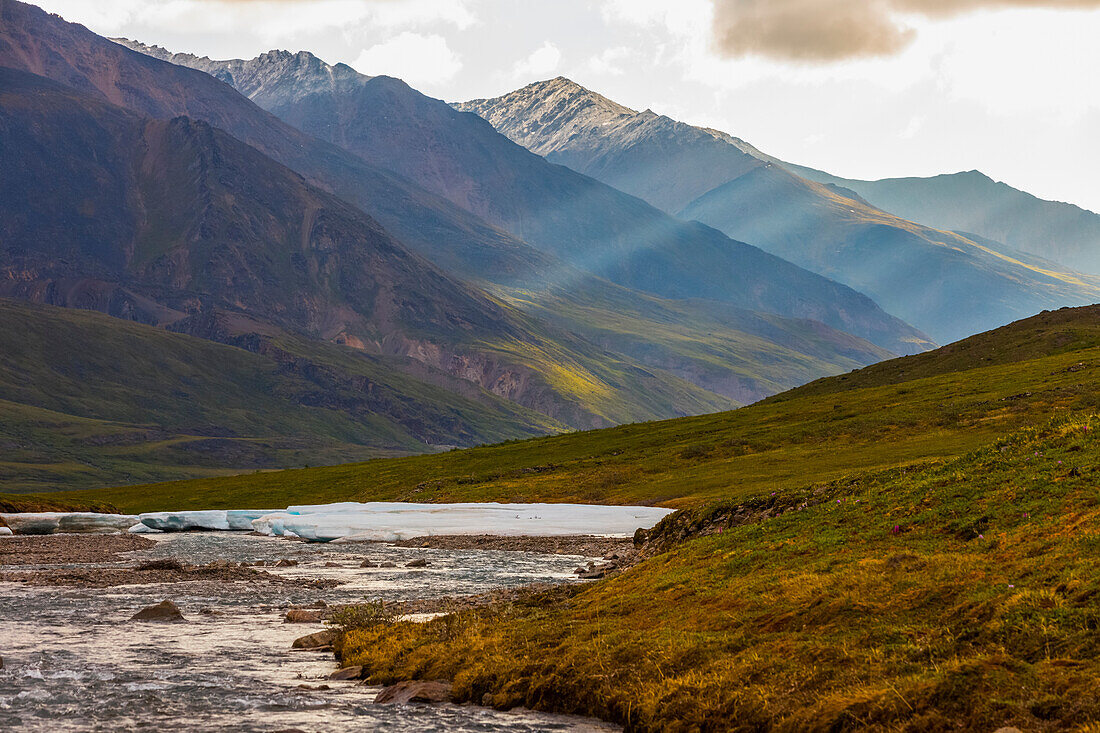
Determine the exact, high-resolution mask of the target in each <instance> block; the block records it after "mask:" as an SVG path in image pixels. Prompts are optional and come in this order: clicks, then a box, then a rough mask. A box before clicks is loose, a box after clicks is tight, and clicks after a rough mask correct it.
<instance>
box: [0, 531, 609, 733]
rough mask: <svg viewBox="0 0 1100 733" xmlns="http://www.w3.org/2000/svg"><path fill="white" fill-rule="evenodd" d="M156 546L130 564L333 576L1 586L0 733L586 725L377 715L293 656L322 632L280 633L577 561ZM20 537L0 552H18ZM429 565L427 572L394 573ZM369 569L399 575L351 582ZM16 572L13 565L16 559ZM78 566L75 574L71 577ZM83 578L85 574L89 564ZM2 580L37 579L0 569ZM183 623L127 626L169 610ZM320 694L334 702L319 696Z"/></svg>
mask: <svg viewBox="0 0 1100 733" xmlns="http://www.w3.org/2000/svg"><path fill="white" fill-rule="evenodd" d="M153 538H155V539H156V546H155V547H150V548H147V549H143V550H138V551H135V552H133V553H130V554H128V555H126V556H125V562H121V563H119V562H113V563H107V564H104V565H102V567H103V568H104V569H105V571H107V570H110V569H112V568H115V569H117V568H119V567H132V566H134V565H135V564H136V563H141V562H146V561H150V560H154V559H158V558H176V559H178V560H180V561H181V562H183V563H190V564H194V565H202V564H205V563H209V562H211V561H215V560H226V561H229V562H237V563H239V562H244V561H248V562H253V561H257V560H266V561H271V560H277V559H280V558H286V559H288V560H295V561H297V562H298V565H296V566H293V567H282V568H264V569H265V570H266V571H268V572H271V573H274V574H277V575H279V576H281V577H283V578H288V579H292V578H301V579H318V578H321V579H323V578H329V579H337V580H340V581H342V582H343V584H342V585H339V586H337V587H334V588H327V589H320V588H311V587H306V586H303V585H286V584H272V583H251V582H219V581H214V580H199V581H189V582H176V583H171V584H146V585H118V586H114V587H109V588H85V587H59V586H49V587H40V586H34V585H26V584H23V583H12V582H3V583H0V655H2V656H3V664H4V666H3V668H2V669H0V730H26V731H39V730H41V731H86V730H104V731H107V730H110V731H115V730H133V729H148V730H188V731H194V730H204V731H205V730H235V731H236V730H246V731H276V730H287V729H300V730H303V731H345V730H385V731H436V730H439V731H505V730H507V731H582V730H583V731H591V730H605V729H606V728H604V727H603V726H601V725H600V724H598V723H595V722H593V721H585V720H582V719H575V718H568V717H558V716H552V715H544V714H539V713H531V712H522V711H520V712H498V711H494V710H489V709H485V708H480V707H473V706H466V707H462V706H456V705H410V706H393V705H375V704H373V699H374V696H375V694H376V693H377V691H378V688H370V687H366V686H363V685H360V684H356V683H353V682H335V681H333V682H330V681H327V680H326V679H325V678H326V677H327V676H328V675H329V674H330V673H331V672H332V671H333V670H334V669H335V663H334V661H333V659H332V655H331V653H328V654H326V653H318V652H303V651H291V650H290V646H291V642H292V640H293V639H294V638H296V637H298V636H302V635H304V634H307V633H310V632H312V631H316V630H320V628H321V626H320V625H319V624H315V625H310V624H289V623H283V616H284V614H285V611H286V609H287V607H288V606H291V605H299V606H308V605H310V604H314V603H318V602H320V601H325V602H327V603H328V604H330V605H331V604H335V603H347V602H353V601H361V600H363V599H365V598H369V599H375V598H381V599H386V600H390V601H400V600H408V599H414V598H430V597H438V596H450V595H465V594H472V593H478V592H483V591H486V590H488V589H490V588H500V587H507V586H517V585H522V584H525V583H531V582H536V581H552V582H563V581H568V580H569V579H571V578H572V577H573V576H572V572H571V571H572V570H573V568H574V567H575V566H576V565H577V564H578V558H577V557H562V556H555V555H539V554H529V553H522V552H503V551H484V550H437V549H410V548H402V547H395V546H391V545H382V544H373V543H371V544H364V543H350V544H321V543H305V542H291V541H287V540H285V539H278V538H275V537H262V536H256V535H250V534H247V533H243V532H220V533H219V532H188V533H175V534H163V535H154V536H153ZM18 539H19V538H2V537H0V542H15V541H18ZM421 557H423V558H426V559H428V560H429V561H430V565H429V566H428V567H427V568H424V569H412V568H407V567H405V565H406V563H407V562H408V561H410V560H412V559H415V558H421ZM364 560H369V561H374V562H377V563H383V562H386V561H391V562H393V563H395V564H396V567H394V568H383V567H379V568H362V567H360V565H361V564H362V562H363V561H364ZM17 562H18V560H17ZM73 567H74V568H79V567H80V566H73ZM84 567H85V568H86V566H84ZM3 569H4V570H5V571H19V570H33V569H35V566H27V565H23V566H19V565H12V564H10V563H9V564H7V565H5V567H4V568H3ZM166 597H167V598H171V599H172V600H174V601H175V602H176V603H177V604H178V605H179V606H180V608H181V610H182V611H183V614H184V616H185V617H186V619H187V620H186V622H185V623H164V624H158V623H139V622H131V621H130V620H129V619H130V617H131V616H132V615H133V614H134V613H135V612H136V611H137V610H139V609H141V608H142V607H145V606H147V605H150V604H153V603H157V602H159V601H161V600H164V599H165V598H166ZM322 685H327V686H328V688H329V689H316V688H319V687H321V686H322Z"/></svg>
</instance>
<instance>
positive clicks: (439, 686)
mask: <svg viewBox="0 0 1100 733" xmlns="http://www.w3.org/2000/svg"><path fill="white" fill-rule="evenodd" d="M450 701H451V683H450V682H447V681H446V680H432V681H430V682H424V681H420V680H411V681H407V682H398V683H397V684H396V685H390V686H389V687H384V688H382V690H381V691H380V692H379V693H378V697H376V698H374V702H375V703H377V704H379V705H385V704H391V705H406V704H408V703H417V702H419V703H432V702H450Z"/></svg>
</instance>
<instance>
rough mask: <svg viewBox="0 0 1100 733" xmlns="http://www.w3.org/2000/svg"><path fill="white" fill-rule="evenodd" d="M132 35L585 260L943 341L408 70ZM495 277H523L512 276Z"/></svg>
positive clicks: (553, 251) (546, 276)
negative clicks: (557, 153)
mask: <svg viewBox="0 0 1100 733" xmlns="http://www.w3.org/2000/svg"><path fill="white" fill-rule="evenodd" d="M120 42H124V43H127V45H129V46H131V47H133V48H136V49H137V50H140V51H142V52H143V53H149V54H152V55H154V56H156V57H157V58H162V59H164V60H167V61H171V62H172V63H175V64H182V65H186V66H188V67H191V68H196V69H200V70H203V71H206V72H207V73H210V74H212V75H213V76H215V77H217V78H219V79H222V80H224V81H226V82H227V83H231V84H233V85H234V86H235V88H237V89H238V91H240V92H241V93H242V94H246V95H248V97H249V98H250V99H251V100H252V101H254V102H256V103H257V104H258V105H259V106H261V107H263V108H264V109H266V110H268V111H269V112H272V113H273V114H275V115H277V116H278V117H279V118H280V119H282V120H284V121H286V122H288V123H290V124H292V125H294V126H295V127H297V128H298V129H300V130H302V131H303V132H307V133H309V134H311V135H315V136H317V137H319V138H322V139H324V140H326V141H329V142H332V143H334V144H336V145H339V146H341V147H343V148H344V149H346V150H348V151H349V152H351V153H354V154H355V155H356V156H357V157H359V158H360V159H362V160H364V161H366V162H368V163H371V164H374V165H377V166H379V167H382V168H386V169H388V170H392V171H395V172H397V173H399V174H401V175H402V176H405V177H406V178H407V179H409V180H412V181H415V182H416V183H417V184H419V185H421V186H423V187H424V188H425V189H428V190H430V191H431V192H433V193H435V194H438V195H439V196H442V197H444V198H446V199H448V200H449V201H451V202H453V203H454V204H456V205H458V206H461V207H462V208H464V209H466V210H467V211H468V212H470V213H471V214H474V215H477V216H478V217H481V218H482V219H483V220H484V221H487V222H489V223H490V224H492V225H495V226H497V227H499V228H501V229H503V230H505V231H507V232H509V233H510V234H512V235H514V236H515V237H517V238H519V239H522V240H523V241H524V242H525V243H527V244H528V245H530V246H532V247H534V248H536V249H538V250H539V251H540V252H541V253H542V254H543V255H549V256H550V257H552V258H553V259H554V261H556V262H559V263H560V262H564V263H566V264H567V265H568V266H570V267H571V268H575V269H577V270H581V271H583V272H585V273H589V274H594V275H597V276H600V277H602V278H604V279H606V280H610V281H611V282H613V283H615V284H618V285H620V286H624V287H628V288H631V289H636V290H641V291H645V292H648V293H652V294H656V295H659V296H664V297H667V298H675V299H683V298H702V299H708V300H714V301H718V302H723V303H728V304H730V305H733V306H736V307H739V308H748V309H753V310H760V311H764V312H770V313H775V314H778V315H782V316H788V317H793V318H811V319H814V320H818V321H821V322H823V323H825V324H827V325H829V326H832V327H833V328H838V329H841V330H845V331H847V332H849V333H852V334H855V335H857V336H861V337H863V338H866V339H868V340H870V341H872V342H873V343H875V344H877V345H879V346H881V347H883V348H885V349H888V350H890V351H892V352H894V353H911V352H913V351H920V350H922V349H923V348H926V347H927V346H928V345H929V342H928V340H927V338H926V337H924V336H923V334H920V333H918V332H916V331H915V330H914V329H912V328H910V327H907V326H906V325H905V324H902V323H900V322H899V321H898V320H897V319H894V318H891V317H889V316H887V315H886V314H883V313H882V312H881V311H880V310H879V309H878V308H877V306H875V305H874V304H873V303H871V302H870V301H869V300H868V299H866V298H865V297H863V296H861V295H860V294H858V293H855V292H853V291H852V290H850V289H847V288H843V287H841V286H838V285H837V283H835V282H830V281H828V280H826V279H824V278H821V277H819V276H814V275H813V274H811V273H808V272H806V271H805V270H802V269H800V268H797V267H794V266H792V265H791V264H790V263H788V262H785V261H782V260H780V259H779V258H777V257H774V256H771V255H768V254H767V253H765V252H762V251H761V250H759V249H757V248H756V247H753V246H750V245H746V244H743V243H741V242H737V241H733V240H730V239H729V238H727V237H725V236H723V235H722V234H720V233H719V232H717V231H715V230H713V229H710V228H709V227H703V226H699V225H698V224H692V223H688V222H683V221H680V220H677V219H675V218H673V217H671V216H668V215H667V214H664V213H662V212H661V211H659V210H658V209H656V208H654V207H652V206H648V205H646V203H645V202H643V201H641V200H640V199H638V198H635V197H633V196H629V195H626V194H624V193H622V192H621V191H618V190H616V189H614V188H612V187H610V186H608V185H604V184H601V183H599V182H598V181H596V180H594V179H592V178H590V177H587V176H584V175H580V174H578V173H576V172H574V171H572V170H570V169H568V168H565V167H562V166H556V165H552V164H549V163H548V162H547V161H546V160H544V159H543V158H542V157H541V156H539V155H535V154H532V153H531V152H530V151H528V150H526V149H525V148H523V147H521V146H520V145H517V144H515V143H513V142H511V141H509V140H508V139H507V138H506V137H504V136H503V135H500V134H499V133H497V132H496V131H494V130H493V129H492V127H491V126H489V125H487V124H486V123H485V122H484V121H483V120H481V119H480V118H478V117H477V116H475V115H469V114H463V113H460V112H457V111H455V110H454V109H452V108H451V107H450V106H449V105H447V104H446V103H444V102H442V101H440V100H437V99H432V98H430V97H427V96H425V95H423V94H421V93H419V92H417V91H416V90H414V89H412V88H410V87H409V86H408V85H407V84H405V83H404V82H402V81H400V80H398V79H393V78H391V77H384V76H383V77H367V76H363V75H359V74H357V73H356V72H355V71H354V70H353V69H351V68H350V67H347V66H342V65H337V66H330V65H328V64H325V63H324V62H322V61H320V60H319V59H317V58H316V57H315V56H313V55H312V54H309V53H306V52H299V53H296V54H291V53H288V52H284V51H273V52H270V53H267V54H263V55H261V56H258V57H256V58H254V59H251V60H241V59H237V60H229V61H216V60H211V59H209V58H200V57H195V56H192V55H189V54H181V53H177V54H171V53H169V52H167V51H166V50H164V49H162V48H156V47H150V46H145V45H141V44H136V43H132V42H127V41H121V39H120ZM382 221H383V223H384V224H386V225H387V226H390V224H389V223H388V222H387V221H386V220H384V219H383V220H382ZM428 247H430V245H428V246H427V247H425V248H422V249H421V250H420V251H421V253H422V254H424V255H425V256H427V257H429V258H430V259H432V260H433V261H436V262H438V263H440V264H443V265H444V266H446V267H447V268H449V269H452V268H458V267H461V265H460V264H459V263H455V262H454V261H453V260H450V259H448V260H446V261H444V260H442V259H441V255H440V254H439V253H437V252H436V251H434V249H430V248H428ZM443 256H446V255H443ZM471 274H472V273H471ZM490 277H491V276H490ZM576 277H577V275H576V274H574V273H571V272H569V271H565V272H562V271H561V267H560V265H553V264H552V265H551V266H550V267H549V268H542V269H541V271H540V276H539V277H538V278H536V280H539V281H541V283H542V284H548V285H551V286H555V285H556V286H560V287H561V288H562V289H572V286H573V281H574V280H575V279H576ZM494 282H495V284H497V285H512V284H513V283H512V282H511V281H509V280H508V279H502V278H500V277H499V276H497V277H495V278H494ZM525 289H527V290H530V289H531V283H530V282H528V283H526V284H525Z"/></svg>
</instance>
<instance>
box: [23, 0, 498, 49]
mask: <svg viewBox="0 0 1100 733" xmlns="http://www.w3.org/2000/svg"><path fill="white" fill-rule="evenodd" d="M40 1H41V0H40ZM43 4H44V5H46V6H47V7H48V9H49V10H50V11H52V12H56V13H58V14H60V15H62V16H63V17H65V18H66V19H67V20H72V21H75V22H78V23H83V24H85V25H88V26H90V27H93V28H95V29H96V30H97V31H99V32H101V33H114V32H118V31H120V30H122V29H123V28H124V27H126V26H128V25H131V26H132V25H133V24H139V25H143V26H148V27H150V28H158V27H159V28H172V29H173V30H174V31H175V32H191V33H219V32H224V31H225V30H226V29H227V28H238V29H247V31H248V32H249V33H252V34H255V35H256V36H259V37H260V38H262V39H263V40H264V41H265V42H266V43H268V44H276V45H278V44H288V43H291V42H292V41H293V39H294V38H296V37H298V36H300V35H301V34H302V33H304V32H308V33H313V34H316V33H318V32H323V31H325V30H330V29H340V30H344V31H347V30H349V29H350V30H355V29H357V28H360V27H364V26H366V27H370V28H374V29H386V30H421V31H423V30H424V29H425V28H427V27H431V26H448V27H454V28H456V29H458V30H466V29H468V28H470V27H471V26H473V25H475V24H476V23H477V18H476V17H475V15H474V14H473V13H472V12H471V10H470V8H469V3H468V0H309V1H308V2H302V1H298V2H294V1H291V0H247V1H245V0H160V1H159V2H158V1H150V0H141V1H139V0H96V2H89V1H88V0H45V1H44V3H43Z"/></svg>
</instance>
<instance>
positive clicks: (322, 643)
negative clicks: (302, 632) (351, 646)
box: [290, 631, 336, 651]
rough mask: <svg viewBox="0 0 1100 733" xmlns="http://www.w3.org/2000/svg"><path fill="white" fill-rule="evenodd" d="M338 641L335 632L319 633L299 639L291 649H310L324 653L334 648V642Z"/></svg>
mask: <svg viewBox="0 0 1100 733" xmlns="http://www.w3.org/2000/svg"><path fill="white" fill-rule="evenodd" d="M335 640H336V632H335V631H317V632H314V633H312V634H307V635H306V636H302V637H299V638H297V639H295V640H294V643H293V644H291V645H290V648H291V649H310V650H313V651H324V650H327V649H331V648H332V642H334V641H335Z"/></svg>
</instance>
